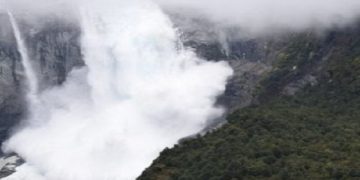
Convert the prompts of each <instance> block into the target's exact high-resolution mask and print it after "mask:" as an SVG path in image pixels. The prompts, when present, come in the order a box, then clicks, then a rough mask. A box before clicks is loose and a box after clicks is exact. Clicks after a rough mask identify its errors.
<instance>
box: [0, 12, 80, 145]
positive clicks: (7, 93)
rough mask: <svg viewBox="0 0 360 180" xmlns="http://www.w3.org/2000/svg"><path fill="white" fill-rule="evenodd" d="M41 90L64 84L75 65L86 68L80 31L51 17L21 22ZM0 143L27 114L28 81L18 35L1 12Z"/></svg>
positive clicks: (22, 20) (20, 20)
mask: <svg viewBox="0 0 360 180" xmlns="http://www.w3.org/2000/svg"><path fill="white" fill-rule="evenodd" d="M18 23H19V24H20V27H21V31H22V32H21V33H22V35H23V37H24V38H25V41H26V45H27V48H28V50H29V54H30V58H31V61H32V65H33V66H34V68H35V69H36V70H37V72H38V74H37V76H38V78H39V79H40V82H41V84H40V86H41V89H44V88H48V87H51V86H53V85H56V84H61V83H62V82H64V81H65V79H66V74H67V73H68V72H69V71H71V69H72V68H73V67H75V66H81V65H83V61H82V57H81V50H80V45H79V44H80V43H79V38H80V30H79V28H78V26H75V25H74V24H72V23H68V22H66V21H62V20H60V19H56V18H55V17H47V18H46V19H45V18H44V19H41V20H38V21H37V22H36V23H33V22H32V23H29V22H28V21H26V20H24V19H20V18H19V19H18ZM0 24H1V26H0V142H2V141H3V140H4V139H5V138H6V136H7V134H8V133H9V130H10V129H11V127H13V126H14V125H15V124H17V123H18V121H19V120H20V119H21V118H22V117H23V116H24V115H25V114H26V112H25V111H26V108H25V106H26V102H25V99H24V94H25V92H24V89H25V86H24V84H25V78H24V73H23V67H22V64H21V57H20V54H19V52H18V50H17V45H16V40H15V38H14V33H13V30H12V28H11V24H10V22H9V17H8V15H7V14H6V13H0Z"/></svg>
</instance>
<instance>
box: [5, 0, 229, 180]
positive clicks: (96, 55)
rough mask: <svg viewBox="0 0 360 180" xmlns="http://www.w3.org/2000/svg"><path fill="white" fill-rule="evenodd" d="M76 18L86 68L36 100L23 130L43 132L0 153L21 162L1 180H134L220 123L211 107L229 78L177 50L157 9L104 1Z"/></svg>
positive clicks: (140, 1)
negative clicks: (168, 150) (184, 141)
mask: <svg viewBox="0 0 360 180" xmlns="http://www.w3.org/2000/svg"><path fill="white" fill-rule="evenodd" d="M80 12H81V13H80V14H81V22H82V23H81V27H82V30H83V32H82V33H83V37H82V46H83V47H82V50H83V53H84V60H85V62H86V65H87V66H86V67H84V68H82V69H78V70H74V71H73V72H72V73H71V74H70V75H69V77H68V79H67V81H66V82H65V84H64V85H62V86H61V87H54V88H53V89H50V90H47V91H44V92H41V94H39V96H38V98H39V99H40V101H39V102H41V107H45V108H42V110H41V111H39V110H38V109H34V108H31V109H30V110H31V111H32V112H33V113H35V114H41V116H36V117H37V118H38V119H30V120H29V122H34V121H36V122H42V123H40V124H39V123H36V125H30V126H26V127H23V128H22V129H21V130H20V131H18V132H17V133H16V134H14V135H13V136H12V137H11V138H10V139H9V140H8V141H7V143H6V144H5V146H4V149H5V150H6V151H15V152H17V153H18V154H19V155H20V156H21V157H23V158H24V159H25V160H26V163H25V164H24V165H22V166H21V167H19V168H17V172H16V173H15V174H13V175H12V176H10V177H8V178H7V179H11V180H18V179H31V180H38V179H47V180H131V179H135V178H136V177H137V176H138V175H140V173H141V172H142V171H143V170H144V169H145V168H146V167H147V166H149V165H150V163H151V162H152V160H153V159H155V158H156V157H157V156H158V155H159V152H160V151H161V150H162V149H164V148H165V147H171V146H173V145H174V144H175V143H176V142H177V141H178V140H179V139H180V138H183V137H186V136H189V135H193V134H195V133H197V132H199V131H201V130H202V129H203V128H204V127H205V126H206V122H207V120H209V119H212V118H217V117H219V116H221V114H222V113H223V110H222V109H221V108H218V107H215V106H214V103H215V100H216V97H217V96H218V95H220V94H221V93H223V91H224V89H225V84H226V80H227V78H228V77H229V76H230V75H231V74H232V70H231V68H230V67H229V66H228V65H227V64H226V63H224V62H216V63H215V62H208V61H204V60H201V59H199V58H197V57H196V55H195V54H194V53H193V52H192V51H190V50H187V49H184V48H182V47H181V46H180V45H179V42H178V37H177V33H176V30H174V29H173V26H172V24H171V22H170V20H169V19H168V18H167V16H166V15H165V14H164V13H163V12H162V11H161V9H160V8H158V6H157V5H156V4H153V3H151V2H150V1H147V0H129V1H117V2H116V1H112V0H105V1H103V2H102V3H95V2H86V3H84V4H82V5H81V11H80ZM35 108H36V107H35ZM39 119H40V121H39Z"/></svg>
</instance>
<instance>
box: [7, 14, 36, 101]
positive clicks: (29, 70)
mask: <svg viewBox="0 0 360 180" xmlns="http://www.w3.org/2000/svg"><path fill="white" fill-rule="evenodd" d="M7 14H8V16H9V20H10V23H11V27H12V29H13V32H14V36H15V39H16V44H17V47H18V51H19V53H20V55H21V60H22V61H21V62H22V65H23V67H24V73H25V77H26V80H27V86H28V92H27V93H28V98H29V99H33V100H34V99H35V98H36V97H35V96H36V93H37V91H38V80H37V77H36V72H35V71H34V68H33V67H32V65H31V61H30V58H29V54H28V51H27V48H26V45H25V42H24V40H23V38H22V36H21V32H20V30H19V26H18V24H17V22H16V20H15V17H14V15H13V14H12V13H11V12H10V11H7ZM30 101H32V100H30Z"/></svg>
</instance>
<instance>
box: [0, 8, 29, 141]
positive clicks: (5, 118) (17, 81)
mask: <svg viewBox="0 0 360 180" xmlns="http://www.w3.org/2000/svg"><path fill="white" fill-rule="evenodd" d="M0 24H1V26H0V141H2V140H3V139H4V138H5V137H6V135H7V132H8V129H9V128H10V127H11V126H13V125H14V124H15V123H17V121H18V120H19V118H20V116H21V115H22V113H23V111H24V105H25V104H24V103H23V93H22V91H21V89H22V88H21V82H22V79H23V77H22V67H21V62H20V61H21V59H20V55H19V53H18V51H17V47H16V42H15V38H14V36H13V33H12V28H11V25H10V23H9V21H8V17H7V15H6V14H0Z"/></svg>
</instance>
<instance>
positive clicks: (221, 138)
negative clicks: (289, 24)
mask: <svg viewBox="0 0 360 180" xmlns="http://www.w3.org/2000/svg"><path fill="white" fill-rule="evenodd" d="M359 110H360V30H359V29H358V28H349V29H346V30H334V31H331V32H328V33H327V34H326V35H325V36H322V37H318V36H316V35H314V34H312V33H302V34H296V35H292V36H291V37H290V38H289V39H288V40H287V42H286V43H284V44H283V45H281V46H280V48H279V50H278V51H277V55H276V60H275V61H274V63H273V70H272V71H271V72H269V73H268V74H267V75H264V76H263V80H262V81H260V82H259V84H258V90H257V93H256V100H255V101H254V103H253V105H251V106H249V107H246V108H243V109H239V110H238V111H235V112H234V113H232V114H231V115H229V116H228V118H227V119H228V121H229V122H228V124H226V125H224V126H223V127H221V128H219V129H217V130H214V131H213V132H209V133H207V134H206V135H205V136H202V137H200V136H198V137H197V138H194V139H187V140H183V141H182V142H180V144H179V145H176V146H175V147H174V148H171V149H166V150H164V151H163V152H162V153H161V154H160V157H159V158H158V159H156V160H155V161H154V162H153V164H152V165H151V166H150V167H149V168H148V169H146V170H145V171H144V172H143V174H142V175H141V176H140V177H139V178H138V179H139V180H155V179H156V180H172V179H183V180H191V179H194V180H209V179H211V180H218V179H219V180H220V179H223V180H229V179H233V180H235V179H351V178H354V179H359V178H360V163H359V161H358V159H359V158H360V130H359V129H360V111H359Z"/></svg>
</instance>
